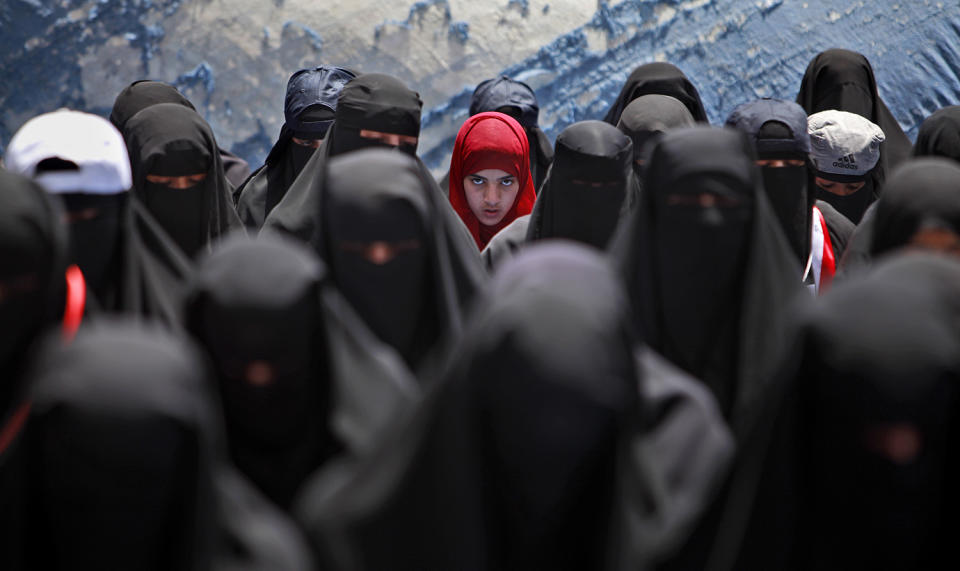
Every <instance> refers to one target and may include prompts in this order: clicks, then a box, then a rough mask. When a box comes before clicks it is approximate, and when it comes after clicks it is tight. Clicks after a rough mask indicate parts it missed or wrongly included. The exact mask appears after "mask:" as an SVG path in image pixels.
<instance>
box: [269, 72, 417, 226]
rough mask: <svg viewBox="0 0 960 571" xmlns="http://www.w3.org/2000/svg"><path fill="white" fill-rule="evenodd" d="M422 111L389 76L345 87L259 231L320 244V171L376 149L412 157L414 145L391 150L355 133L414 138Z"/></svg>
mask: <svg viewBox="0 0 960 571" xmlns="http://www.w3.org/2000/svg"><path fill="white" fill-rule="evenodd" d="M422 106H423V102H422V101H421V100H420V96H419V94H417V93H416V92H415V91H412V90H411V89H409V88H408V87H406V86H405V85H404V84H403V83H402V82H401V81H400V80H398V79H396V78H394V77H391V76H389V75H384V74H377V73H371V74H363V75H361V76H359V77H358V78H356V79H353V80H351V81H350V82H349V83H347V84H346V85H345V86H344V88H343V90H342V91H341V92H340V96H339V97H338V98H337V110H336V113H335V116H334V122H333V125H332V126H331V127H330V130H329V131H328V132H327V136H326V138H325V139H324V143H323V145H322V146H321V147H320V150H319V151H317V152H315V153H313V156H312V157H311V158H310V160H309V161H307V163H306V164H305V165H304V167H303V170H302V171H301V172H300V174H299V175H298V176H297V178H296V180H294V181H293V183H291V185H290V187H289V189H288V190H287V193H286V195H284V197H283V199H282V200H281V201H280V202H279V203H278V204H277V206H276V207H275V208H274V209H273V210H272V211H271V212H270V214H269V215H268V216H267V218H266V220H265V221H264V224H263V226H264V228H270V229H271V230H279V231H281V232H283V233H285V234H288V235H291V236H294V237H295V238H297V239H299V240H301V241H304V242H308V243H310V244H313V245H316V244H317V243H318V242H319V239H320V238H319V235H318V234H317V231H318V228H317V224H316V223H317V218H316V213H317V212H319V210H320V208H321V205H322V203H323V199H322V195H323V194H324V192H325V190H324V187H323V185H324V180H325V174H324V172H325V170H326V168H327V163H328V162H329V160H330V158H331V157H334V156H337V155H341V154H345V153H349V152H351V151H355V150H360V149H365V148H377V147H388V148H389V149H391V150H393V149H395V150H399V151H401V152H404V153H406V154H409V155H411V156H416V152H417V146H416V144H413V145H411V144H410V143H409V141H408V142H406V143H402V144H401V145H400V146H399V147H394V146H390V145H387V144H386V143H384V142H382V141H381V140H378V139H376V138H370V137H369V136H367V137H364V136H361V135H360V133H361V131H367V132H376V133H390V134H394V135H402V136H404V137H413V138H417V137H419V135H420V108H421V107H422Z"/></svg>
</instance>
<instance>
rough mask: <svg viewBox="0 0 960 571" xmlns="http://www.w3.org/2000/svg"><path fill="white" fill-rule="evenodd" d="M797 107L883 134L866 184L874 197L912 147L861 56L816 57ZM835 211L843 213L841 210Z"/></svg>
mask: <svg viewBox="0 0 960 571" xmlns="http://www.w3.org/2000/svg"><path fill="white" fill-rule="evenodd" d="M797 103H799V104H800V106H802V107H803V108H804V110H806V112H807V115H813V114H814V113H818V112H820V111H827V110H829V109H837V110H839V111H848V112H850V113H856V114H858V115H861V116H862V117H865V118H867V119H869V120H870V121H872V122H873V123H875V124H876V125H878V126H879V127H880V129H881V130H883V134H884V135H885V136H886V140H885V141H884V142H883V143H880V160H879V161H878V162H877V166H876V167H874V169H873V171H872V176H871V177H870V181H868V182H869V184H872V186H873V196H879V194H880V193H881V192H882V189H883V184H884V180H885V179H886V176H887V175H888V174H889V173H890V172H891V171H892V170H893V169H894V168H895V167H896V166H897V165H898V164H900V162H901V161H903V160H905V159H906V158H907V157H909V156H910V152H911V149H912V147H913V145H911V144H910V139H908V138H907V136H906V135H905V134H904V132H903V129H902V128H901V127H900V124H899V123H897V119H896V118H895V117H894V116H893V114H892V113H891V112H890V110H889V109H887V106H886V104H885V103H884V102H883V100H882V99H880V94H879V93H878V91H877V80H876V78H874V75H873V67H871V65H870V62H869V61H867V58H866V57H864V56H863V55H862V54H859V53H857V52H852V51H849V50H842V49H831V50H827V51H825V52H821V53H819V54H817V56H816V57H815V58H813V60H811V61H810V64H809V65H808V66H807V70H806V71H805V72H804V74H803V80H802V81H801V83H800V91H799V92H798V93H797ZM854 194H857V193H854ZM834 206H836V204H834ZM864 207H865V206H864ZM838 209H839V210H840V212H843V209H842V208H838ZM861 212H862V210H861ZM855 222H856V220H855Z"/></svg>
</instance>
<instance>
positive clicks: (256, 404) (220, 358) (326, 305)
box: [185, 235, 417, 508]
mask: <svg viewBox="0 0 960 571" xmlns="http://www.w3.org/2000/svg"><path fill="white" fill-rule="evenodd" d="M331 285H332V284H330V282H329V281H328V279H327V274H326V269H325V267H324V265H323V264H322V263H321V262H320V260H318V259H317V258H316V256H314V255H313V254H312V253H311V252H310V251H309V250H306V249H305V248H304V247H303V246H301V245H300V244H298V243H296V242H293V241H291V240H288V239H281V237H278V236H263V237H260V238H259V239H256V240H250V239H248V238H247V237H246V236H242V235H234V236H232V237H231V238H229V239H227V240H226V241H224V242H223V244H222V245H221V246H220V247H218V248H217V250H215V251H214V253H213V254H211V255H210V256H208V257H206V258H205V259H204V260H202V261H201V264H200V267H199V270H198V273H197V277H196V280H195V282H194V285H193V288H192V292H191V296H190V299H189V300H188V303H187V305H186V307H185V313H186V314H187V316H188V323H189V326H190V329H191V331H192V332H193V334H194V336H195V337H196V338H197V339H198V340H199V341H200V342H201V344H203V345H204V346H205V347H206V349H207V352H208V353H209V355H210V356H211V358H212V361H213V364H214V368H215V370H216V373H217V375H216V376H217V379H218V387H219V392H220V395H221V399H222V401H223V407H224V416H225V420H226V426H227V440H228V443H229V449H230V454H231V456H232V458H233V461H234V463H235V464H236V465H237V467H238V468H240V470H241V471H243V472H244V473H245V474H246V475H247V476H248V477H249V478H250V479H251V480H252V481H253V482H254V483H255V484H256V485H257V486H258V487H259V488H260V489H261V490H262V491H263V492H264V494H266V495H267V497H269V498H270V499H271V500H273V501H274V502H275V503H277V504H278V505H280V506H282V507H284V508H288V507H289V506H290V503H291V501H292V499H293V497H294V495H295V493H296V491H297V490H298V489H299V487H300V485H301V484H302V483H303V481H304V480H305V479H306V477H307V476H308V475H309V474H310V473H312V472H313V471H314V470H315V469H317V468H318V467H320V466H321V465H323V464H324V463H325V462H326V461H327V460H329V459H330V458H331V457H333V456H334V455H335V454H337V453H339V452H341V451H342V450H344V449H345V450H346V451H347V452H349V453H359V452H361V451H362V450H363V449H365V448H367V447H369V446H370V445H371V442H372V440H373V438H374V436H375V435H376V434H377V433H378V432H382V430H383V427H384V426H386V425H387V423H388V421H389V420H391V419H392V418H394V417H395V416H397V415H398V414H399V413H400V412H402V411H403V410H404V409H405V408H406V407H407V406H408V405H410V404H411V403H412V402H413V400H414V398H415V395H416V393H417V389H416V384H415V382H414V381H413V379H412V377H410V375H409V373H407V371H406V368H405V367H404V366H403V365H401V364H400V359H399V357H398V356H396V355H393V354H392V351H390V350H389V349H388V348H387V347H385V346H383V345H381V344H380V343H378V342H377V341H376V340H375V339H373V337H372V336H371V335H370V333H369V332H368V331H366V329H365V328H364V327H363V325H362V324H361V323H360V321H359V320H358V319H357V317H356V316H355V315H353V313H352V312H351V311H350V310H349V309H347V307H346V305H345V304H344V302H343V300H342V298H340V296H339V295H338V294H337V293H336V292H335V291H334V289H333V288H332V287H331ZM358 377H362V378H358Z"/></svg>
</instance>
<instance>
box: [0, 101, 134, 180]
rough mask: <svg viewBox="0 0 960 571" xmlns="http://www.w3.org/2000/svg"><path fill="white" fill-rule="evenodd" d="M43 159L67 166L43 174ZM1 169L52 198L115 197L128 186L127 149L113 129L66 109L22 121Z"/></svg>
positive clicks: (100, 120) (130, 178)
mask: <svg viewBox="0 0 960 571" xmlns="http://www.w3.org/2000/svg"><path fill="white" fill-rule="evenodd" d="M48 159H59V160H60V161H66V163H67V164H69V163H72V165H70V166H69V168H67V169H56V170H45V169H44V168H43V165H41V162H43V161H45V160H48ZM4 164H5V165H6V168H7V169H8V170H10V171H11V172H15V173H18V174H22V175H25V176H28V177H30V178H32V179H34V180H36V181H37V182H38V183H39V184H40V185H41V186H43V187H44V188H45V189H46V190H47V192H50V193H53V194H62V193H85V194H117V193H121V192H126V191H127V190H129V189H130V186H131V185H132V184H133V179H132V177H131V175H130V157H129V155H128V154H127V145H126V143H124V141H123V136H122V135H120V132H119V131H117V129H116V127H114V126H113V125H111V124H110V122H109V121H107V120H106V119H104V118H103V117H100V116H97V115H92V114H90V113H83V112H80V111H71V110H69V109H60V110H59V111H54V112H52V113H44V114H43V115H38V116H37V117H34V118H33V119H31V120H29V121H27V122H26V123H25V124H24V125H23V127H20V130H19V131H17V132H16V134H15V135H14V136H13V138H12V139H11V140H10V145H9V146H8V147H7V152H6V155H5V156H4ZM73 165H75V166H76V168H73ZM38 166H40V168H39V169H38V168H37V167H38Z"/></svg>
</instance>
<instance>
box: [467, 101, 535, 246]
mask: <svg viewBox="0 0 960 571" xmlns="http://www.w3.org/2000/svg"><path fill="white" fill-rule="evenodd" d="M534 200H536V191H535V189H534V188H533V181H532V180H531V177H530V144H529V142H528V141H527V135H526V133H525V132H524V131H523V127H521V126H520V124H519V123H517V121H516V120H514V119H513V118H512V117H510V116H509V115H504V114H503V113H497V112H487V113H478V114H476V115H474V116H472V117H470V118H469V119H467V120H466V122H464V124H463V126H462V127H460V132H459V133H457V142H456V143H455V144H454V146H453V157H451V159H450V204H451V205H452V206H453V209H454V210H456V211H457V214H459V215H460V219H461V220H463V223H464V224H466V225H467V229H469V230H470V234H472V235H473V239H474V241H475V242H476V243H477V247H478V248H480V249H481V250H482V249H483V247H484V246H486V245H487V242H489V241H490V238H493V236H494V234H496V233H497V232H499V231H500V230H501V229H503V228H504V227H506V226H507V225H508V224H510V223H511V222H513V221H514V220H515V219H516V218H517V217H518V216H523V215H525V214H530V211H531V210H532V209H533V202H534Z"/></svg>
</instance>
